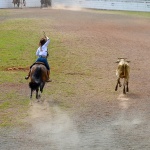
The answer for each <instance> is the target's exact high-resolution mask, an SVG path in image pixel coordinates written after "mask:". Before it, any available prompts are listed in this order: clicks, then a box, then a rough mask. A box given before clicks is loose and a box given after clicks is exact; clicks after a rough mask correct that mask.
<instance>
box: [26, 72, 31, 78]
mask: <svg viewBox="0 0 150 150" xmlns="http://www.w3.org/2000/svg"><path fill="white" fill-rule="evenodd" d="M30 73H31V70H30V71H29V73H28V75H27V76H26V77H25V79H26V80H28V79H29V77H30Z"/></svg>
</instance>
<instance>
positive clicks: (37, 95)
mask: <svg viewBox="0 0 150 150" xmlns="http://www.w3.org/2000/svg"><path fill="white" fill-rule="evenodd" d="M38 92H39V89H36V99H39V98H40V97H41V96H40V94H39V93H38ZM38 101H39V100H38Z"/></svg>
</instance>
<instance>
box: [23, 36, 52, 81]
mask: <svg viewBox="0 0 150 150" xmlns="http://www.w3.org/2000/svg"><path fill="white" fill-rule="evenodd" d="M49 43H50V39H49V38H48V37H47V36H46V35H44V38H41V40H40V42H39V48H38V49H37V51H36V56H38V58H37V60H36V62H42V63H44V64H45V66H46V68H47V75H48V80H47V82H51V81H52V80H51V79H50V66H49V64H48V61H47V57H48V45H49ZM36 62H35V63H36ZM35 63H34V64H35ZM34 64H33V65H34ZM33 65H31V67H30V71H29V73H28V76H26V77H25V79H26V80H27V79H29V77H30V73H31V68H32V66H33Z"/></svg>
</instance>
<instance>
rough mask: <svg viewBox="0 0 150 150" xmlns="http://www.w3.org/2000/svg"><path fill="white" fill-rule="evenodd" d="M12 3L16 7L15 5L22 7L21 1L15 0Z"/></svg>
mask: <svg viewBox="0 0 150 150" xmlns="http://www.w3.org/2000/svg"><path fill="white" fill-rule="evenodd" d="M12 3H14V7H15V5H17V6H18V7H19V6H20V0H13V1H12Z"/></svg>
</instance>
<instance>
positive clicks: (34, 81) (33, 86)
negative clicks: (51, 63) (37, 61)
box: [29, 67, 42, 90]
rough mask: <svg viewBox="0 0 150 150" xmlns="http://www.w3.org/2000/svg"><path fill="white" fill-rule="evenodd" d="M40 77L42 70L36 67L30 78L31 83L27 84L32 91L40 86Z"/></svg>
mask: <svg viewBox="0 0 150 150" xmlns="http://www.w3.org/2000/svg"><path fill="white" fill-rule="evenodd" d="M41 75H42V70H41V68H40V67H37V68H36V70H35V72H34V74H33V75H32V76H31V78H32V81H31V82H29V87H30V88H31V89H32V90H36V89H37V88H38V87H39V86H40V84H41V82H42V79H41Z"/></svg>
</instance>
